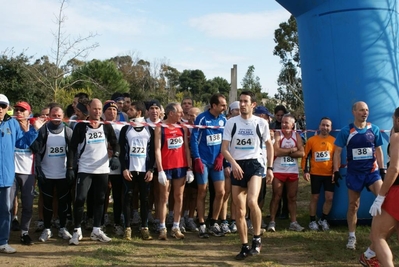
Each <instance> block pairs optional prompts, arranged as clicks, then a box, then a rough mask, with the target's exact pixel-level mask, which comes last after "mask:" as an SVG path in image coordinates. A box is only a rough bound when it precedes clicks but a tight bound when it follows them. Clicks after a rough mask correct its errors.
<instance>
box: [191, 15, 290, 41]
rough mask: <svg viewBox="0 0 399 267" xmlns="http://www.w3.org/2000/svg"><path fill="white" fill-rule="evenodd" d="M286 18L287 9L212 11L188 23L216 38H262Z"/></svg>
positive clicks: (272, 31)
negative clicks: (235, 12)
mask: <svg viewBox="0 0 399 267" xmlns="http://www.w3.org/2000/svg"><path fill="white" fill-rule="evenodd" d="M285 20H287V11H285V10H277V11H266V12H257V13H246V14H234V13H214V14H208V15H204V16H201V17H197V18H192V19H190V20H189V25H190V26H191V27H193V28H196V29H197V30H199V31H201V32H203V33H205V34H206V35H209V36H211V37H216V38H227V39H262V38H265V37H270V36H273V33H274V30H275V29H276V28H278V25H279V23H281V22H282V21H285Z"/></svg>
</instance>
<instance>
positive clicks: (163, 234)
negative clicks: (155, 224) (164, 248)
mask: <svg viewBox="0 0 399 267" xmlns="http://www.w3.org/2000/svg"><path fill="white" fill-rule="evenodd" d="M167 234H168V231H167V230H166V228H162V229H159V236H158V239H159V240H168V236H167Z"/></svg>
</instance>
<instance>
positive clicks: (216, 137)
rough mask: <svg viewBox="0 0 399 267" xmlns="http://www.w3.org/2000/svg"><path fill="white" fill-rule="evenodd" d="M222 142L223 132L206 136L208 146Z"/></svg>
mask: <svg viewBox="0 0 399 267" xmlns="http://www.w3.org/2000/svg"><path fill="white" fill-rule="evenodd" d="M221 143H222V134H221V133H218V134H211V135H207V136H206V144H207V145H208V146H216V145H220V144H221Z"/></svg>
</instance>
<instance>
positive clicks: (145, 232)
mask: <svg viewBox="0 0 399 267" xmlns="http://www.w3.org/2000/svg"><path fill="white" fill-rule="evenodd" d="M140 233H141V238H142V239H143V240H152V236H151V235H150V231H149V230H148V227H142V228H141V230H140Z"/></svg>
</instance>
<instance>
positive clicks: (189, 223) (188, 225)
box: [186, 219, 198, 232]
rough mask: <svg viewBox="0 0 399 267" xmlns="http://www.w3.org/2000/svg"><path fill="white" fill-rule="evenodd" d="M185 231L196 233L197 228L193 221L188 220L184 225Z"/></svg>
mask: <svg viewBox="0 0 399 267" xmlns="http://www.w3.org/2000/svg"><path fill="white" fill-rule="evenodd" d="M186 230H188V231H190V232H198V227H197V225H196V224H195V222H194V220H193V219H188V221H187V223H186Z"/></svg>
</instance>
